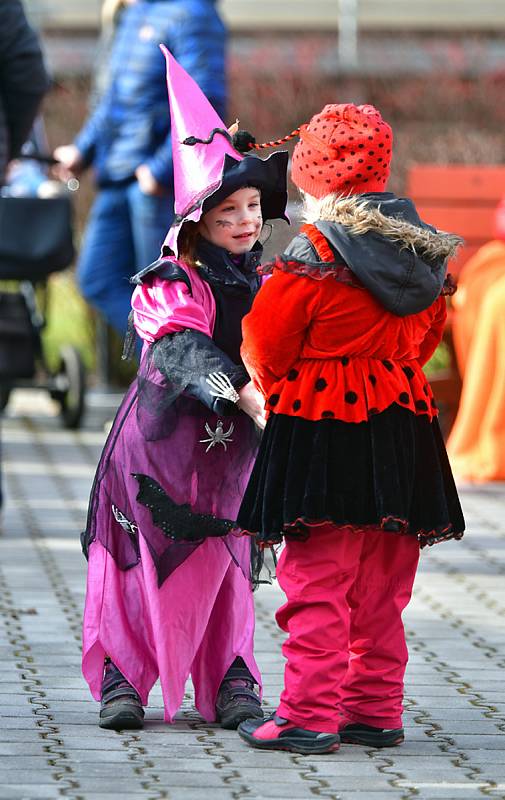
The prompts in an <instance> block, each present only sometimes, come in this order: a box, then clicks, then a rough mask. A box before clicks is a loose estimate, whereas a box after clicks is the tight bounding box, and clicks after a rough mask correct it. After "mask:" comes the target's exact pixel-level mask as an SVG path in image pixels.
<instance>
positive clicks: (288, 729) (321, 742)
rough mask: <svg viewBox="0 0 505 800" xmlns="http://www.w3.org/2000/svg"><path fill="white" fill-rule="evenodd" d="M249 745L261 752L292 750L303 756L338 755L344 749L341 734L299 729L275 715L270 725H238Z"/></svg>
mask: <svg viewBox="0 0 505 800" xmlns="http://www.w3.org/2000/svg"><path fill="white" fill-rule="evenodd" d="M238 734H239V736H240V737H241V739H243V740H244V741H245V742H247V743H248V744H250V745H252V746H253V747H257V748H258V749H260V750H288V751H289V752H290V753H301V754H302V755H305V756H308V755H322V754H324V753H334V752H335V751H336V750H338V749H339V747H340V736H339V734H338V733H323V732H318V731H308V730H306V729H305V728H297V727H296V726H295V725H293V724H292V723H290V722H289V720H287V719H283V718H282V717H278V716H277V714H273V716H271V717H270V718H269V719H267V720H266V722H262V721H261V720H257V719H248V720H246V721H245V722H242V723H241V724H240V725H239V726H238Z"/></svg>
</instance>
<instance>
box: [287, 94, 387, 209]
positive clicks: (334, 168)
mask: <svg viewBox="0 0 505 800" xmlns="http://www.w3.org/2000/svg"><path fill="white" fill-rule="evenodd" d="M392 145H393V131H392V130H391V128H390V126H389V125H388V124H387V122H384V120H383V119H382V117H381V115H380V113H379V112H378V111H377V109H376V108H374V107H373V106H371V105H363V106H355V105H353V104H352V103H345V104H340V105H327V106H325V107H324V108H323V110H322V111H321V112H320V113H319V114H315V115H314V116H313V117H312V119H311V120H310V122H309V123H308V125H304V126H302V127H301V128H300V141H299V142H298V144H297V145H296V147H295V149H294V152H293V161H292V166H291V177H292V180H293V183H294V184H295V185H296V186H298V187H299V188H300V189H303V190H304V191H305V192H307V193H308V194H310V195H312V197H317V198H320V197H324V196H325V195H327V194H332V193H333V192H338V193H341V194H360V193H363V192H382V191H384V188H385V185H386V181H387V179H388V177H389V164H390V162H391V149H392Z"/></svg>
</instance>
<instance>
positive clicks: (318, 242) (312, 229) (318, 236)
mask: <svg viewBox="0 0 505 800" xmlns="http://www.w3.org/2000/svg"><path fill="white" fill-rule="evenodd" d="M300 233H304V234H305V236H307V237H308V238H309V239H310V241H311V242H312V244H313V245H314V247H315V248H316V250H317V254H318V256H319V258H320V259H321V261H325V262H326V263H328V264H331V263H332V262H333V261H335V255H334V253H333V250H332V249H331V247H330V245H329V244H328V240H327V238H326V236H323V234H322V233H321V231H320V230H318V229H317V228H316V226H315V225H310V224H308V225H302V227H301V228H300Z"/></svg>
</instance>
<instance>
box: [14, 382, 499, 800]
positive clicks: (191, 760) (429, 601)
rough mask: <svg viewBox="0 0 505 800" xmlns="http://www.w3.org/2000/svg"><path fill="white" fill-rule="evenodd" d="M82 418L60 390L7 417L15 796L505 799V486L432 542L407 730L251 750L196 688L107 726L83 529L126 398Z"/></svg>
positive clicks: (266, 598) (417, 607)
mask: <svg viewBox="0 0 505 800" xmlns="http://www.w3.org/2000/svg"><path fill="white" fill-rule="evenodd" d="M89 399H90V410H89V412H88V414H87V417H86V423H85V426H84V428H83V429H82V430H81V431H79V432H75V433H73V432H68V431H64V430H62V429H61V427H60V425H59V421H58V419H57V418H55V417H54V416H51V415H50V412H51V407H50V403H49V401H48V400H47V399H44V398H35V397H33V393H26V394H20V395H15V397H14V398H13V400H14V402H13V407H12V410H10V412H9V415H8V417H7V418H6V419H4V421H3V425H2V441H3V459H4V484H5V490H6V495H7V502H6V505H5V509H4V512H3V519H2V532H1V534H0V717H1V726H0V800H55V798H69V800H112V798H122V797H125V798H126V800H141V799H142V800H158V799H160V800H161V799H162V798H167V800H200V799H201V800H221V798H222V799H223V800H227V799H228V798H233V800H242V798H244V800H260V798H261V799H263V798H268V799H270V798H272V799H273V798H276V799H277V800H296V798H304V800H308V799H309V798H330V799H331V800H411V799H412V800H413V799H414V798H419V800H439V798H440V800H441V799H442V798H444V799H446V800H477V798H484V797H493V798H502V799H505V687H504V678H505V671H504V667H505V624H504V622H505V580H504V573H505V485H503V484H501V485H499V484H495V485H487V486H482V487H473V488H472V487H467V488H463V489H462V498H463V503H464V507H465V512H466V516H467V521H468V534H467V536H466V538H465V539H464V540H463V541H462V542H460V543H447V544H442V545H439V546H438V547H435V548H432V549H431V550H429V551H428V552H426V551H425V552H424V554H423V556H422V566H421V570H420V573H419V576H418V579H417V584H416V591H415V599H414V600H413V602H412V603H411V605H410V607H409V610H408V613H407V615H406V626H407V629H408V639H409V644H410V664H409V668H408V674H407V701H406V707H407V713H406V728H407V740H406V742H405V744H404V745H403V746H402V747H398V748H393V749H389V750H373V749H366V748H361V747H353V746H348V745H344V746H342V748H341V749H340V751H339V752H338V753H336V754H335V755H332V756H319V757H304V756H296V755H289V754H286V753H262V752H258V751H254V750H250V749H248V748H247V747H246V746H245V744H243V743H242V742H241V740H240V739H239V738H238V736H237V735H236V734H235V733H233V732H227V731H222V730H221V729H220V728H218V727H216V726H214V725H209V724H206V723H204V722H203V721H202V720H201V718H199V716H198V715H197V714H196V712H195V711H194V710H193V709H192V697H191V689H190V687H188V693H187V696H186V699H185V704H184V708H183V709H182V711H181V713H180V714H179V716H178V719H177V722H176V724H175V725H173V726H166V725H165V724H164V723H163V722H162V711H161V699H160V693H159V691H158V690H155V691H154V692H153V695H152V705H151V706H150V708H149V709H148V710H147V714H146V719H147V721H146V727H145V729H144V730H143V731H142V732H138V733H122V734H119V733H114V732H107V731H102V730H99V729H98V727H97V724H96V719H97V709H96V704H95V703H94V701H93V700H91V698H90V696H89V693H88V690H87V687H86V686H85V684H84V682H83V679H82V678H81V674H80V622H81V613H82V605H83V598H84V577H85V564H84V561H83V559H82V556H81V554H80V548H79V540H78V533H79V531H80V530H81V529H82V526H83V523H84V519H85V512H86V506H87V496H88V492H89V488H90V484H91V480H92V477H93V473H94V468H95V465H96V462H97V459H98V455H99V452H100V449H101V445H102V443H103V440H104V433H103V426H104V423H105V422H106V420H107V419H110V418H111V417H112V415H113V408H114V406H115V403H116V402H117V399H118V398H117V397H109V396H106V395H99V394H91V395H90V398H89ZM280 599H281V594H280V591H279V589H278V587H277V586H276V585H273V586H268V587H262V588H261V589H260V590H259V591H258V593H257V594H256V603H257V616H258V630H257V638H256V643H257V655H258V661H259V664H260V666H261V668H262V670H263V675H264V680H265V691H266V701H267V706H268V707H270V708H273V705H274V703H275V701H276V698H277V697H278V693H279V691H280V686H281V681H282V659H281V655H280V643H281V641H282V636H281V634H280V632H279V631H278V630H277V628H276V625H275V623H274V620H273V611H274V609H275V608H276V607H277V606H278V605H279V603H280Z"/></svg>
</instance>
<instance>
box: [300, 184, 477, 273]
mask: <svg viewBox="0 0 505 800" xmlns="http://www.w3.org/2000/svg"><path fill="white" fill-rule="evenodd" d="M316 219H318V220H322V221H325V222H336V223H339V224H340V225H343V226H344V227H345V228H347V229H348V231H349V233H351V234H354V235H356V236H362V235H363V234H365V233H370V232H372V233H377V234H379V235H380V236H384V237H385V238H386V239H390V240H391V241H392V242H396V243H397V244H398V245H399V248H400V250H403V249H405V248H409V249H411V250H412V251H413V252H414V253H415V254H416V255H417V256H419V258H422V259H423V260H426V261H429V262H432V261H438V260H440V259H444V260H445V259H446V258H452V257H453V256H454V255H455V253H456V250H457V249H458V247H459V246H460V245H461V244H463V239H462V238H461V237H460V236H457V235H456V234H454V233H446V232H445V231H437V230H436V229H435V228H433V227H432V226H431V225H426V224H425V223H422V222H421V221H420V225H416V224H414V223H412V222H408V221H407V220H406V219H403V218H402V217H401V216H396V215H393V216H389V215H386V214H384V213H383V212H382V210H381V203H380V201H379V202H377V201H375V200H372V199H369V198H367V199H365V198H363V197H361V196H360V195H355V196H351V197H342V195H337V194H332V195H328V196H327V197H324V198H323V199H322V200H321V201H320V203H319V204H318V208H317V217H316ZM308 221H312V220H308ZM313 221H316V220H313ZM421 226H422V227H421Z"/></svg>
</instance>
